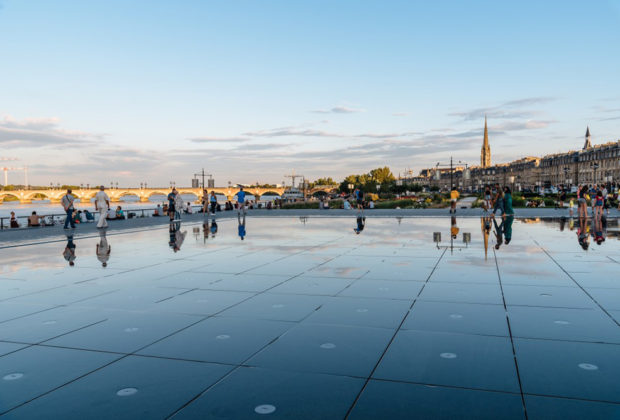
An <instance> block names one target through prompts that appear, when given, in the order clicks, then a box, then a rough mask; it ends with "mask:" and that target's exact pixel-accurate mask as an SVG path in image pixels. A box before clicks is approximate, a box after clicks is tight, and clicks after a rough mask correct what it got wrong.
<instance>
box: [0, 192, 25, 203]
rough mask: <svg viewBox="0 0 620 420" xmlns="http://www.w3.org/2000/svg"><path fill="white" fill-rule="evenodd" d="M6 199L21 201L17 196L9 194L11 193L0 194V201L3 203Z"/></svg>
mask: <svg viewBox="0 0 620 420" xmlns="http://www.w3.org/2000/svg"><path fill="white" fill-rule="evenodd" d="M7 197H13V198H15V200H8V201H21V198H20V197H19V195H17V194H15V193H11V192H0V201H1V202H4V200H5V199H6V198H7Z"/></svg>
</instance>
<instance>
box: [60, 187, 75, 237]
mask: <svg viewBox="0 0 620 420" xmlns="http://www.w3.org/2000/svg"><path fill="white" fill-rule="evenodd" d="M71 192H72V191H71V188H69V189H67V193H66V194H65V195H64V196H63V197H62V199H61V200H60V203H61V204H62V207H63V208H64V209H65V213H67V218H66V219H65V229H69V223H71V229H75V221H74V220H73V210H75V209H74V207H73V203H74V202H75V197H73V195H71Z"/></svg>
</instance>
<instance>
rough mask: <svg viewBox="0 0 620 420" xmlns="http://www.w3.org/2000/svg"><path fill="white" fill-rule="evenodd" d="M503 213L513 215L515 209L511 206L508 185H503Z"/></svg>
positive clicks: (510, 194)
mask: <svg viewBox="0 0 620 420" xmlns="http://www.w3.org/2000/svg"><path fill="white" fill-rule="evenodd" d="M504 214H506V215H509V216H511V215H514V214H515V211H514V209H513V208H512V193H511V192H510V188H509V187H504Z"/></svg>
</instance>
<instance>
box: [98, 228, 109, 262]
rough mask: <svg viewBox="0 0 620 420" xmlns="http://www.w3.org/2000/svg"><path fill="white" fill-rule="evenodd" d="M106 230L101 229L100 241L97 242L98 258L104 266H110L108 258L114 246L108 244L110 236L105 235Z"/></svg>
mask: <svg viewBox="0 0 620 420" xmlns="http://www.w3.org/2000/svg"><path fill="white" fill-rule="evenodd" d="M105 233H106V232H105V230H101V231H99V243H98V244H97V250H96V252H97V259H98V260H99V261H100V262H101V266H102V267H104V268H105V267H107V266H108V260H109V259H110V251H112V247H110V245H109V244H108V238H106V236H105Z"/></svg>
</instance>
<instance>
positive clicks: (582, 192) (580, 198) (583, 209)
mask: <svg viewBox="0 0 620 420" xmlns="http://www.w3.org/2000/svg"><path fill="white" fill-rule="evenodd" d="M587 195H588V186H587V185H584V186H582V187H581V188H580V189H578V190H577V215H578V216H579V217H588V204H587V202H586V196H587Z"/></svg>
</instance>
